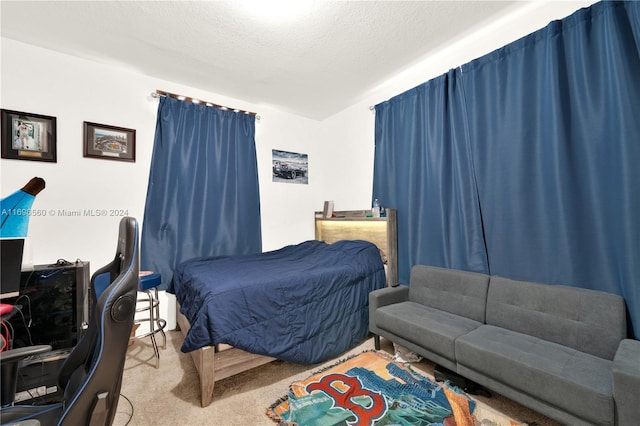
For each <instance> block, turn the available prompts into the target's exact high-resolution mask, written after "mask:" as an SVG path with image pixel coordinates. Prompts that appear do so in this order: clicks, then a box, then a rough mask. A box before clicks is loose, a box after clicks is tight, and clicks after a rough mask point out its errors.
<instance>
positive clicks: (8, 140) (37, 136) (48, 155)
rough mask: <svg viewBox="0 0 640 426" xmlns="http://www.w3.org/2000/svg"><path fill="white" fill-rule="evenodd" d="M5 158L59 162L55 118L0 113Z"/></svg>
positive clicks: (6, 110)
mask: <svg viewBox="0 0 640 426" xmlns="http://www.w3.org/2000/svg"><path fill="white" fill-rule="evenodd" d="M0 122H1V123H2V137H1V139H2V140H1V143H2V158H12V159H16V160H35V161H49V162H53V163H55V162H56V118H55V117H49V116H47V115H40V114H32V113H30V112H21V111H10V110H8V109H2V110H1V117H0Z"/></svg>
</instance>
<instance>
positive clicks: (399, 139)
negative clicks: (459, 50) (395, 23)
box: [373, 71, 488, 283]
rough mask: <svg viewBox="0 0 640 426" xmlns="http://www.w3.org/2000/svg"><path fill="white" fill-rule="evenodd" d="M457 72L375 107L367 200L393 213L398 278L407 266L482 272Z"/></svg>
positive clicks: (406, 271)
mask: <svg viewBox="0 0 640 426" xmlns="http://www.w3.org/2000/svg"><path fill="white" fill-rule="evenodd" d="M461 96H462V90H461V88H460V86H459V84H458V78H457V76H456V74H455V72H453V71H452V72H449V73H448V74H445V75H443V76H441V77H439V78H436V79H433V80H431V81H428V82H427V83H425V84H423V85H421V86H418V87H416V88H414V89H412V90H409V91H408V92H405V93H404V94H402V95H400V96H397V97H395V98H393V99H391V100H389V101H387V102H383V103H382V104H378V105H376V134H375V139H376V146H375V156H374V182H373V195H374V198H378V199H380V200H381V201H382V202H383V205H385V206H389V207H395V208H397V214H398V280H399V281H400V282H401V283H407V282H409V274H410V272H411V271H410V269H411V266H412V265H415V264H418V263H420V264H427V265H434V266H441V267H445V268H454V269H465V270H472V271H480V272H485V273H486V272H488V267H487V256H486V251H485V247H484V241H483V238H482V223H481V218H480V210H479V204H478V196H477V191H476V189H475V186H476V185H475V179H474V176H473V167H472V164H471V155H470V150H469V135H468V132H467V131H466V128H465V125H464V122H465V120H464V114H465V112H464V108H463V106H464V103H463V101H462V98H461Z"/></svg>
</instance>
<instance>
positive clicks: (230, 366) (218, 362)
mask: <svg viewBox="0 0 640 426" xmlns="http://www.w3.org/2000/svg"><path fill="white" fill-rule="evenodd" d="M176 320H177V323H178V326H179V327H180V330H181V332H182V336H183V337H184V336H186V335H187V332H188V331H189V328H191V325H190V324H189V320H187V318H186V317H185V316H184V315H182V314H181V313H180V305H179V304H178V306H177V313H176ZM190 355H191V358H192V359H193V363H194V364H195V366H196V370H197V371H198V377H199V378H200V403H201V405H202V407H207V406H208V405H209V404H211V401H212V399H213V388H214V385H215V382H216V381H217V380H222V379H225V378H227V377H231V376H233V375H236V374H238V373H241V372H243V371H246V370H250V369H252V368H255V367H258V366H260V365H263V364H266V363H269V362H271V361H273V360H275V358H271V357H268V356H264V355H256V354H252V353H249V352H246V351H243V350H240V349H237V348H233V347H228V348H227V349H225V350H221V351H219V352H216V351H215V348H214V347H213V346H207V347H204V348H202V349H198V350H195V351H192V352H190Z"/></svg>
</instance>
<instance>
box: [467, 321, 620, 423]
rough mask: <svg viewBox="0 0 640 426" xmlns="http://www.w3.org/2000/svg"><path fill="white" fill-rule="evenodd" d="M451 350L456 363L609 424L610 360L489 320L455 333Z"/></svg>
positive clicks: (564, 408) (611, 408)
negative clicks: (473, 328)
mask: <svg viewBox="0 0 640 426" xmlns="http://www.w3.org/2000/svg"><path fill="white" fill-rule="evenodd" d="M455 350H456V360H457V362H458V364H459V365H463V366H465V367H467V368H470V369H472V370H475V371H477V372H481V373H482V374H483V375H485V376H488V377H490V378H492V379H494V380H496V381H498V382H501V383H504V384H507V385H508V386H510V387H511V388H513V389H517V390H519V391H521V392H523V393H525V394H528V395H530V396H532V397H534V398H537V399H540V400H542V401H545V402H547V403H549V404H551V405H553V406H556V407H558V408H560V409H562V410H565V411H567V412H569V413H572V414H573V415H575V416H577V417H580V418H583V419H585V420H587V421H590V422H593V423H595V424H612V419H613V418H614V414H613V413H614V403H613V397H612V385H611V374H612V373H611V368H612V362H611V361H608V360H605V359H602V358H599V357H596V356H593V355H590V354H586V353H583V352H579V351H577V350H575V349H572V348H569V347H566V346H563V345H559V344H557V343H552V342H549V341H545V340H542V339H539V338H537V337H534V336H529V335H527V334H522V333H518V332H514V331H511V330H506V329H503V328H499V327H494V326H490V325H483V326H481V327H479V328H477V329H475V330H473V331H471V332H470V333H468V334H466V335H464V336H461V337H460V338H458V339H457V340H456V344H455ZM505 396H507V397H509V396H510V395H505Z"/></svg>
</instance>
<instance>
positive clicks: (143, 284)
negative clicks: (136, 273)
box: [130, 271, 167, 368]
mask: <svg viewBox="0 0 640 426" xmlns="http://www.w3.org/2000/svg"><path fill="white" fill-rule="evenodd" d="M160 283H161V279H160V274H157V273H154V272H150V271H140V284H139V288H138V295H139V297H138V301H137V302H138V303H137V307H136V320H135V324H142V323H145V322H146V323H148V324H149V327H148V329H147V330H148V331H142V332H141V333H139V334H138V333H136V335H135V336H131V338H130V339H131V340H136V339H143V338H145V337H151V344H152V345H153V353H154V355H155V358H156V365H155V367H156V368H160V351H159V349H158V342H157V341H156V334H158V333H160V335H161V336H162V349H166V348H167V336H166V334H165V332H164V328H165V327H166V326H167V322H166V321H165V320H164V319H162V318H160V299H158V286H159V285H160ZM141 293H142V294H144V296H143V297H141ZM142 312H149V315H148V316H147V317H141V316H140V315H139V314H140V313H142ZM142 328H143V329H144V327H142Z"/></svg>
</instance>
